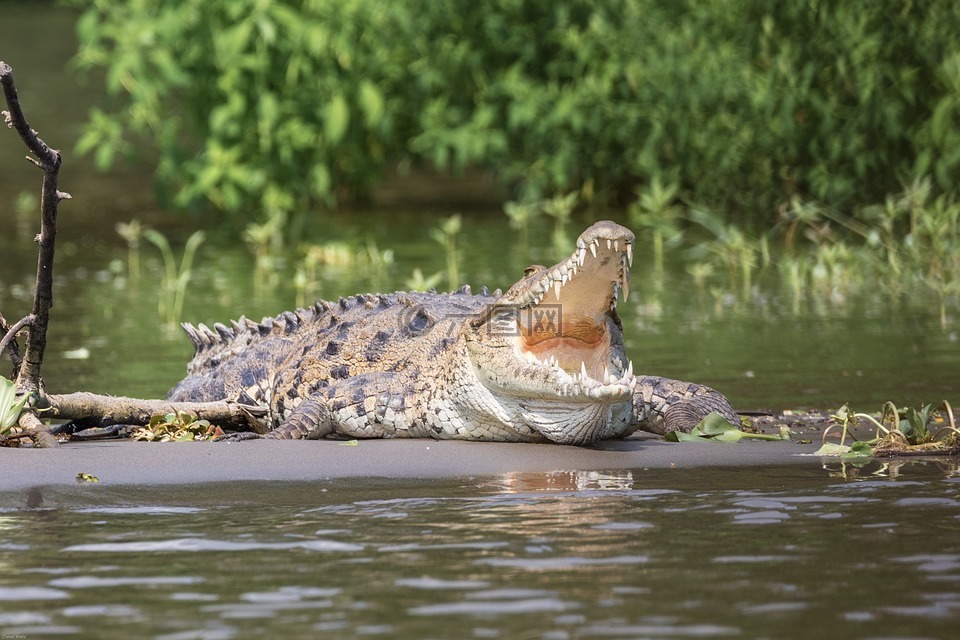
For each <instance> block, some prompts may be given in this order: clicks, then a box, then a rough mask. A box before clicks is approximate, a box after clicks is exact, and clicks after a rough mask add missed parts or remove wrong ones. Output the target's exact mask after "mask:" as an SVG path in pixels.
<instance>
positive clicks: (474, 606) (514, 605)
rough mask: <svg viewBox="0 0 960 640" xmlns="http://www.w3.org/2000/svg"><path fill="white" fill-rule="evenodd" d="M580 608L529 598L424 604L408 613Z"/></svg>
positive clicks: (499, 612) (480, 613) (555, 600)
mask: <svg viewBox="0 0 960 640" xmlns="http://www.w3.org/2000/svg"><path fill="white" fill-rule="evenodd" d="M579 606H580V604H579V603H576V602H569V601H566V600H560V599H559V598H530V599H526V600H511V601H502V600H498V601H496V602H489V601H486V600H482V601H463V602H448V603H441V604H425V605H420V606H418V607H411V608H410V609H408V610H407V611H408V613H410V615H414V616H440V615H474V616H487V615H497V616H499V615H504V614H515V613H546V612H551V611H570V610H571V609H576V608H578V607H579Z"/></svg>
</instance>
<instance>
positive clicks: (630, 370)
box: [624, 360, 633, 380]
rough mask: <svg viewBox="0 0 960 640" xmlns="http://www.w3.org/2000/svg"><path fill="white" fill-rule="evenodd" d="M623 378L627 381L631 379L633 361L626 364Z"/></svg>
mask: <svg viewBox="0 0 960 640" xmlns="http://www.w3.org/2000/svg"><path fill="white" fill-rule="evenodd" d="M624 377H625V378H627V379H628V380H629V379H630V378H632V377H633V360H630V361H629V362H628V363H627V373H626V375H625V376H624Z"/></svg>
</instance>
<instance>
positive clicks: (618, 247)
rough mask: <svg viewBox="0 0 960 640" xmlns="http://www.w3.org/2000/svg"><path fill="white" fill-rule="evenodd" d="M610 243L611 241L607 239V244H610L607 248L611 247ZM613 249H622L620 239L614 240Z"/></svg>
mask: <svg viewBox="0 0 960 640" xmlns="http://www.w3.org/2000/svg"><path fill="white" fill-rule="evenodd" d="M609 243H610V242H609V240H608V241H607V245H608V246H607V249H609V248H610V246H609ZM613 250H614V251H620V241H619V240H614V241H613Z"/></svg>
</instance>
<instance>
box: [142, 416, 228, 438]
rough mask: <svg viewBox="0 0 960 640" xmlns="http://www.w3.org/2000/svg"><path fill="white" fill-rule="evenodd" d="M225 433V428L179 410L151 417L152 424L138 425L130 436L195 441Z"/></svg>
mask: <svg viewBox="0 0 960 640" xmlns="http://www.w3.org/2000/svg"><path fill="white" fill-rule="evenodd" d="M222 435H223V430H222V429H220V427H218V426H216V425H211V424H210V422H209V421H208V420H200V419H197V417H196V416H194V415H193V414H190V413H185V412H182V411H178V412H175V413H167V414H164V415H156V416H153V417H152V418H150V424H148V425H147V426H145V427H138V428H137V429H136V430H134V432H133V434H132V435H131V436H130V437H131V438H132V439H134V440H143V441H145V442H193V441H195V440H213V439H215V438H218V437H220V436H222Z"/></svg>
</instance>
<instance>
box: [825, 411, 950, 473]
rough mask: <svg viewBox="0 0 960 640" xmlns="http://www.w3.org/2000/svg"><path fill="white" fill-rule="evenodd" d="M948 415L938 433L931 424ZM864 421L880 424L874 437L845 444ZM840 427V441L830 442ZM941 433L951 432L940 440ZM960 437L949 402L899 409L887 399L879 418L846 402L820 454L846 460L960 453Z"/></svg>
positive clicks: (833, 420) (827, 432)
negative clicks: (945, 423)
mask: <svg viewBox="0 0 960 640" xmlns="http://www.w3.org/2000/svg"><path fill="white" fill-rule="evenodd" d="M944 416H946V417H948V418H949V425H948V426H946V427H944V428H943V429H941V430H940V431H939V432H938V433H937V434H935V433H933V432H932V431H930V428H929V425H931V424H933V423H935V422H941V423H942V422H944ZM860 420H866V421H868V422H870V423H872V424H873V425H874V426H875V427H876V433H875V434H874V437H873V438H872V439H870V440H855V441H854V442H853V443H852V444H850V445H847V444H845V442H846V439H847V438H848V437H851V438H852V437H853V435H852V434H851V429H852V428H853V427H855V426H856V425H857V424H858V423H859V421H860ZM836 429H840V431H841V435H840V442H827V441H826V439H827V436H828V435H829V434H830V433H831V431H833V430H836ZM941 433H945V434H947V435H946V437H944V438H940V439H939V440H938V438H937V437H938V435H940V434H941ZM958 436H960V431H958V430H957V425H956V422H955V420H954V417H953V409H952V408H951V406H950V403H948V402H947V401H943V402H942V403H941V404H940V406H939V407H938V406H935V405H932V404H926V405H923V406H922V407H920V408H919V409H914V408H913V407H907V408H905V409H897V406H896V405H895V404H893V402H890V401H887V402H885V403H884V404H883V407H882V408H881V410H880V414H879V416H878V417H874V416H871V415H869V414H866V413H855V412H854V411H853V410H851V409H850V407H849V406H848V405H843V406H842V407H840V408H839V409H838V410H837V412H836V413H834V414H833V415H831V416H830V426H829V427H828V428H827V429H826V430H825V431H824V432H823V441H824V442H823V446H822V447H820V449H819V450H817V454H818V455H821V456H839V457H841V458H844V459H854V458H867V457H872V456H875V455H923V454H929V455H937V454H956V453H958V452H960V440H958Z"/></svg>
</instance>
